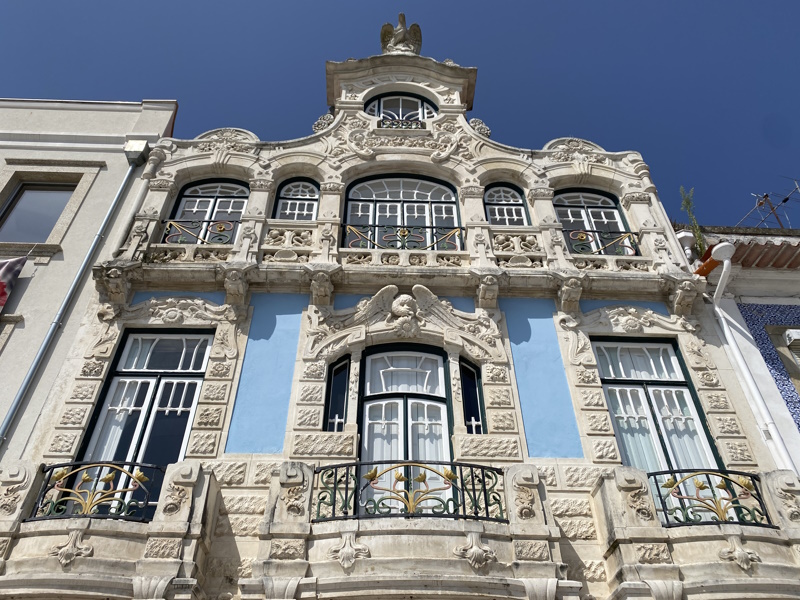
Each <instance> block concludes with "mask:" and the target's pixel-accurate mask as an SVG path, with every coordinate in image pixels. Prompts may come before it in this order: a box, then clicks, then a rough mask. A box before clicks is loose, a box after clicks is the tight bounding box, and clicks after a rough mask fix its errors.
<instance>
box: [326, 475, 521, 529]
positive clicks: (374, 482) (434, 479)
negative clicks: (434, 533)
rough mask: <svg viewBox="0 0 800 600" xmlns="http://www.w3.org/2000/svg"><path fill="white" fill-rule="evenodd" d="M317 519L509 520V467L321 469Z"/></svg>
mask: <svg viewBox="0 0 800 600" xmlns="http://www.w3.org/2000/svg"><path fill="white" fill-rule="evenodd" d="M314 476H315V479H316V483H317V489H318V490H319V491H318V492H317V498H316V512H315V514H314V518H313V520H312V521H313V522H314V523H319V522H323V521H333V520H341V519H370V518H381V517H406V518H412V517H413V518H417V517H434V518H444V519H468V520H474V521H494V522H498V523H507V522H508V518H507V514H506V509H505V506H504V500H503V492H502V488H503V485H502V483H503V471H502V470H501V469H497V468H494V467H486V466H483V465H474V464H468V463H459V462H427V463H419V462H413V461H400V462H395V463H393V464H388V463H381V462H354V463H342V464H337V465H330V466H324V467H317V468H316V469H315V470H314Z"/></svg>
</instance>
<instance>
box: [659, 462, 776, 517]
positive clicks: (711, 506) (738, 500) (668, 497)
mask: <svg viewBox="0 0 800 600" xmlns="http://www.w3.org/2000/svg"><path fill="white" fill-rule="evenodd" d="M647 478H648V480H649V482H650V489H651V491H652V492H653V495H654V498H655V504H656V512H657V513H659V515H660V516H661V523H662V525H664V527H676V526H682V525H720V524H724V523H738V524H739V525H750V526H756V527H773V528H774V527H775V525H773V524H772V521H771V520H770V518H769V514H768V513H767V508H766V505H765V504H764V499H763V498H762V496H761V490H760V480H759V477H758V475H753V474H752V473H745V472H742V471H720V470H714V469H705V470H702V471H693V470H691V469H679V470H672V471H658V472H654V473H648V474H647Z"/></svg>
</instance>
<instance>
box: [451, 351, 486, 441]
mask: <svg viewBox="0 0 800 600" xmlns="http://www.w3.org/2000/svg"><path fill="white" fill-rule="evenodd" d="M445 349H446V350H447V366H448V369H449V371H450V395H451V398H452V406H453V434H455V435H458V434H465V433H467V425H466V424H465V423H464V399H463V397H462V394H461V357H460V354H459V352H458V349H457V348H453V347H451V346H449V345H447V346H445ZM485 428H486V424H485V423H484V430H485Z"/></svg>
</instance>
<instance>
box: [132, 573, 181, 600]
mask: <svg viewBox="0 0 800 600" xmlns="http://www.w3.org/2000/svg"><path fill="white" fill-rule="evenodd" d="M173 579H174V576H172V575H137V576H135V577H133V579H132V583H133V598H134V600H162V599H163V598H165V597H166V593H167V588H168V587H169V584H170V583H172V580H173ZM175 597H176V598H177V595H176V596H175Z"/></svg>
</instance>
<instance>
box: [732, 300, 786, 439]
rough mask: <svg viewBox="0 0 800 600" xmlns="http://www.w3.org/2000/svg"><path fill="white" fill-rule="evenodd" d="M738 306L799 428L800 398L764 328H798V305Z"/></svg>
mask: <svg viewBox="0 0 800 600" xmlns="http://www.w3.org/2000/svg"><path fill="white" fill-rule="evenodd" d="M737 306H738V307H739V312H741V313H742V317H744V321H745V323H747V327H748V328H749V329H750V333H751V335H752V336H753V339H754V340H755V342H756V346H757V347H758V350H759V352H761V356H763V357H764V362H765V363H766V364H767V368H768V369H769V372H770V374H771V375H772V378H773V379H774V380H775V383H776V384H777V386H778V390H780V393H781V396H783V400H784V402H786V406H787V407H788V408H789V413H790V414H791V415H792V418H793V419H794V422H795V424H796V425H797V427H798V429H800V395H799V394H798V393H797V390H796V389H795V387H794V384H793V383H792V380H791V378H790V377H789V373H787V371H786V367H784V365H783V362H781V358H780V356H778V351H777V350H776V349H775V346H774V345H773V344H772V340H771V339H770V338H769V334H768V333H767V331H766V329H765V327H766V326H767V325H777V326H795V325H800V306H796V305H785V304H737Z"/></svg>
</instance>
